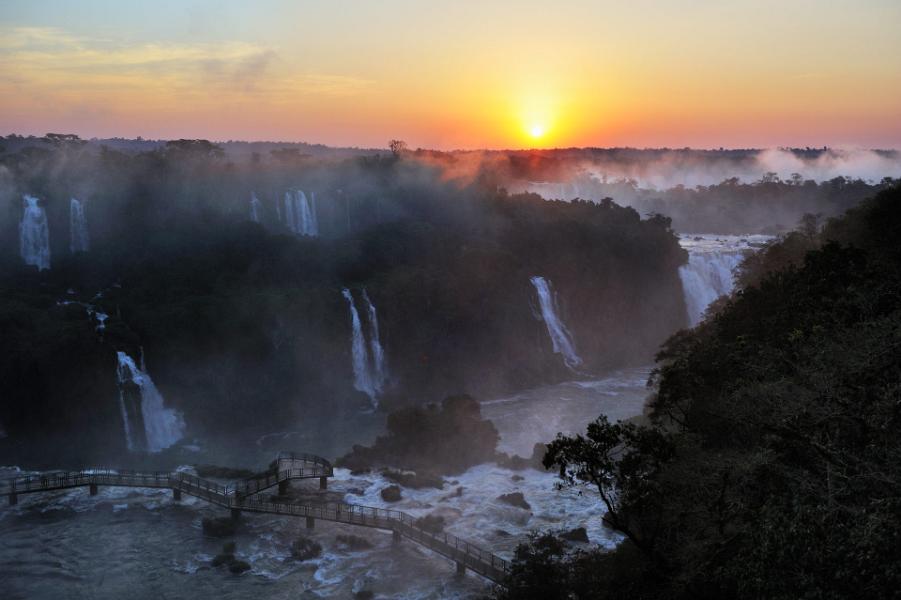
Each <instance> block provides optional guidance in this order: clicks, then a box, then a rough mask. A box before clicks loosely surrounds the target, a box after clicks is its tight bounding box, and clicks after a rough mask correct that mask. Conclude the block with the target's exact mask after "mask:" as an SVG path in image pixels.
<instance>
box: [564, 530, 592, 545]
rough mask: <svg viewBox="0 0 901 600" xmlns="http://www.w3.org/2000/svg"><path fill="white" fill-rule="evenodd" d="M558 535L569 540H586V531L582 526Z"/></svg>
mask: <svg viewBox="0 0 901 600" xmlns="http://www.w3.org/2000/svg"><path fill="white" fill-rule="evenodd" d="M560 537H561V538H562V539H564V540H567V541H570V542H588V541H589V540H588V532H587V531H585V528H584V527H576V528H575V529H571V530H569V531H565V532H563V533H561V534H560Z"/></svg>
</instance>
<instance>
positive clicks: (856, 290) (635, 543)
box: [497, 188, 901, 600]
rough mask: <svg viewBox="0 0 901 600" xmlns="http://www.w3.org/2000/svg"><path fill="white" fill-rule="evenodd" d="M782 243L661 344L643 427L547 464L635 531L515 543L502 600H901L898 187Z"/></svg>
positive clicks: (581, 440) (567, 448)
mask: <svg viewBox="0 0 901 600" xmlns="http://www.w3.org/2000/svg"><path fill="white" fill-rule="evenodd" d="M809 225H810V223H808V227H805V228H803V229H802V230H800V231H798V232H797V233H796V234H794V235H792V236H789V238H788V239H787V240H786V241H785V242H783V243H780V244H776V245H774V246H772V247H771V248H770V249H769V250H768V251H766V252H765V253H762V254H761V255H759V257H758V258H756V259H755V261H754V262H753V263H751V264H746V266H745V269H744V271H743V274H742V277H743V278H744V280H745V284H746V287H744V289H742V290H741V291H740V292H738V293H737V294H736V295H735V296H734V297H733V298H732V299H730V300H728V301H727V302H726V303H725V304H723V305H722V306H720V307H719V310H718V311H716V312H715V313H714V314H713V315H712V316H709V317H708V319H707V320H706V321H705V322H703V323H702V324H701V325H700V326H699V327H697V328H695V329H693V330H690V331H683V332H680V333H678V334H676V335H675V336H673V337H672V338H670V339H669V340H668V341H667V343H666V344H665V345H664V346H663V348H662V350H661V352H660V354H659V356H658V365H659V366H658V369H657V371H656V373H655V375H654V381H655V383H656V384H657V393H656V396H654V397H653V400H652V402H651V403H650V407H649V411H650V422H649V423H648V424H645V425H641V426H640V425H635V424H623V423H615V424H611V423H609V422H608V421H607V420H606V419H604V418H603V417H602V418H599V419H598V420H597V421H595V422H593V423H592V424H590V425H589V427H588V432H587V434H586V435H585V436H576V437H561V438H558V439H557V440H556V441H554V442H553V443H552V444H550V446H549V450H548V453H547V455H546V457H545V465H546V466H548V467H549V468H555V469H559V471H560V474H561V476H562V477H563V479H564V481H565V482H566V483H570V484H579V485H588V486H589V487H591V488H593V493H596V494H598V495H599V500H601V502H602V505H604V506H606V514H605V516H604V520H605V522H606V523H607V524H608V525H609V526H611V527H613V528H614V529H616V530H618V531H619V532H620V533H622V534H623V536H624V541H623V542H622V543H621V544H620V545H619V547H618V548H617V549H616V550H615V551H612V552H609V553H604V552H600V551H589V552H578V553H574V554H573V553H569V551H568V549H567V548H566V547H565V546H564V545H563V544H562V543H561V542H560V541H559V540H557V539H556V538H554V537H553V536H549V535H544V536H538V537H536V538H535V539H533V540H532V542H531V543H530V544H527V545H524V546H522V547H520V548H519V550H518V551H517V555H516V561H515V566H514V569H513V574H512V575H511V578H510V581H509V584H510V587H509V589H508V590H501V591H499V592H498V593H497V597H499V598H542V599H553V598H692V599H705V598H709V599H711V600H713V599H722V598H784V599H786V600H788V599H795V598H836V599H837V598H890V597H896V596H897V590H898V589H901V566H899V565H901V544H899V538H898V535H899V534H898V532H899V531H901V461H899V458H901V437H899V433H898V432H899V430H901V413H899V411H898V402H899V397H901V362H899V361H898V353H899V348H901V242H899V240H901V189H898V188H892V189H889V190H885V191H883V192H881V193H880V194H878V195H877V196H876V197H875V198H873V199H872V200H868V201H866V202H864V203H863V204H862V205H861V206H860V207H858V208H855V209H852V210H850V211H848V212H847V213H846V214H845V215H844V216H843V217H841V218H838V219H833V220H831V221H829V222H828V223H827V224H826V226H825V227H824V228H822V229H821V230H820V229H818V228H816V227H810V226H809Z"/></svg>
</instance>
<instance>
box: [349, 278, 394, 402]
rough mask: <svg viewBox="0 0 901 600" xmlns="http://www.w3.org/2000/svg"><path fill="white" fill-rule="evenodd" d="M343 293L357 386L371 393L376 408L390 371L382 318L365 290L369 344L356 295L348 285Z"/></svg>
mask: <svg viewBox="0 0 901 600" xmlns="http://www.w3.org/2000/svg"><path fill="white" fill-rule="evenodd" d="M341 295H342V296H344V298H345V299H346V300H347V305H348V307H349V308H350V322H351V328H352V332H351V355H352V358H353V369H354V388H356V389H357V390H359V391H361V392H363V393H364V394H366V395H367V396H369V399H370V400H371V401H372V406H373V408H377V407H378V400H377V399H378V396H379V394H380V393H381V391H382V386H383V385H384V383H385V378H386V376H387V373H386V369H385V353H384V349H383V348H382V344H381V342H380V341H379V334H378V317H377V316H376V312H375V306H373V305H372V303H371V302H370V301H369V297H368V296H367V295H366V292H365V291H364V292H363V297H364V298H365V300H366V304H367V311H368V317H369V331H370V335H369V342H368V344H367V342H366V336H365V335H364V334H363V323H362V321H361V320H360V313H359V311H357V305H356V303H355V302H354V297H353V294H351V293H350V290H349V289H347V288H344V289H343V290H341Z"/></svg>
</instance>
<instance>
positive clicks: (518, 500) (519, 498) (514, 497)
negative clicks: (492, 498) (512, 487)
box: [497, 492, 532, 510]
mask: <svg viewBox="0 0 901 600" xmlns="http://www.w3.org/2000/svg"><path fill="white" fill-rule="evenodd" d="M497 499H498V500H500V501H501V502H503V503H505V504H509V505H510V506H515V507H517V508H522V509H525V510H531V509H532V506H531V505H530V504H529V503H528V502H526V498H525V496H523V495H522V492H511V493H509V494H501V495H500V496H498V497H497Z"/></svg>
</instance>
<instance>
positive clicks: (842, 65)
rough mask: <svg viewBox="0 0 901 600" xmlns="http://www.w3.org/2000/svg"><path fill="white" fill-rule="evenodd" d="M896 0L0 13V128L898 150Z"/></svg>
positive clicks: (443, 144)
mask: <svg viewBox="0 0 901 600" xmlns="http://www.w3.org/2000/svg"><path fill="white" fill-rule="evenodd" d="M899 26H901V1H898V0H856V1H842V0H833V1H827V0H819V1H812V0H811V1H806V0H805V1H791V0H781V1H770V0H756V1H751V0H748V1H732V2H730V1H728V0H719V1H713V0H710V1H707V0H672V1H668V2H663V1H658V2H651V1H646V0H630V1H628V2H621V1H602V0H554V1H548V0H543V1H533V0H522V1H519V2H512V1H511V2H499V1H491V0H479V1H469V0H458V1H455V2H441V3H437V2H427V1H423V0H418V1H406V0H380V1H363V0H360V1H355V2H352V1H348V0H329V1H327V2H325V1H323V2H300V1H284V2H279V1H268V2H267V1H260V0H254V1H246V0H245V1H241V2H228V1H224V0H216V1H209V2H187V1H175V0H170V1H159V0H158V1H155V2H131V1H122V0H119V1H116V2H105V1H99V0H95V1H87V0H83V1H79V2H75V1H58V2H50V1H40V0H30V1H27V2H19V1H14V0H0V134H6V133H12V132H16V133H24V134H43V133H46V132H48V131H54V132H65V133H77V134H79V135H81V136H83V137H94V136H96V137H108V136H123V137H135V136H139V135H140V136H144V137H145V138H183V137H203V138H209V139H214V140H227V139H264V140H281V141H309V142H319V143H326V144H330V145H352V146H376V147H383V146H385V145H386V143H387V140H389V139H391V138H401V139H404V140H406V141H407V142H408V143H409V144H410V146H412V147H430V148H442V149H452V148H477V147H479V148H482V147H487V148H510V147H516V148H518V147H532V146H537V147H549V146H589V145H590V146H622V145H630V146H671V147H672V146H675V147H682V146H697V147H719V146H727V147H745V146H758V147H760V146H777V145H801V146H805V145H810V146H822V145H826V144H828V145H843V146H855V147H880V148H882V147H896V148H898V147H901V27H899Z"/></svg>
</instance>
